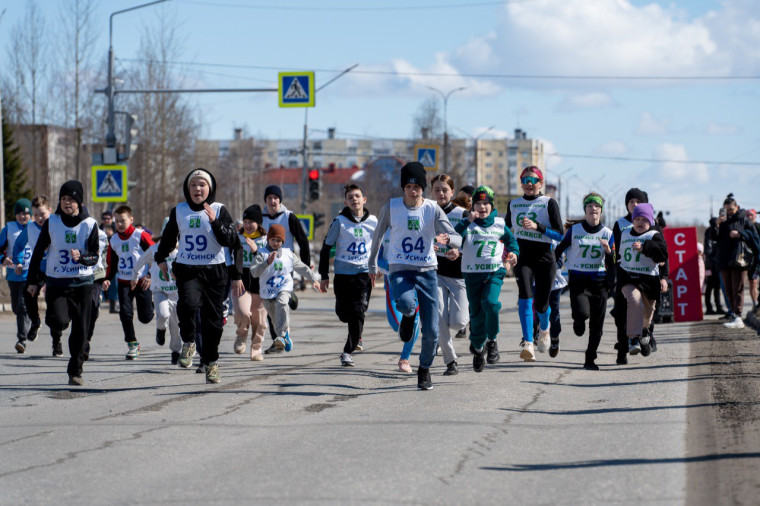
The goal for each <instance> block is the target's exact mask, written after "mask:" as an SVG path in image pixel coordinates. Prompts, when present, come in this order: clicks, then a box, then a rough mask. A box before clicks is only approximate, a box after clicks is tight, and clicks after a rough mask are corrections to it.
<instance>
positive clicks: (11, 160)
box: [2, 116, 32, 222]
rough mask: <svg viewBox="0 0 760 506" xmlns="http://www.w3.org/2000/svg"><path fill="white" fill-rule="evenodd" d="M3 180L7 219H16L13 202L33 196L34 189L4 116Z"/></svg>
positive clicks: (11, 130)
mask: <svg viewBox="0 0 760 506" xmlns="http://www.w3.org/2000/svg"><path fill="white" fill-rule="evenodd" d="M2 128H3V171H4V172H3V176H4V177H3V182H4V184H5V221H6V222H8V221H11V220H13V219H15V217H14V215H13V204H15V203H16V201H17V200H18V199H22V198H31V197H32V191H31V190H30V189H29V187H28V186H27V181H26V169H25V168H24V166H23V164H22V162H21V156H19V148H18V146H15V145H14V142H13V129H12V128H11V126H10V125H9V124H8V122H7V121H5V116H3V121H2Z"/></svg>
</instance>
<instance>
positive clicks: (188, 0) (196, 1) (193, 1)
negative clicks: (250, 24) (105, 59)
mask: <svg viewBox="0 0 760 506" xmlns="http://www.w3.org/2000/svg"><path fill="white" fill-rule="evenodd" d="M175 1H176V2H177V3H183V4H188V5H204V6H210V7H229V8H240V9H257V10H270V11H323V12H335V11H339V12H341V11H345V12H349V11H353V12H356V11H373V12H377V11H423V10H426V11H432V10H440V9H465V8H474V7H491V6H494V5H509V4H522V3H531V2H535V1H541V0H501V1H491V2H467V3H451V4H432V5H369V6H366V5H365V6H350V7H341V6H319V7H315V6H306V5H304V6H288V5H272V4H260V5H251V4H240V3H230V2H208V1H202V0H175Z"/></svg>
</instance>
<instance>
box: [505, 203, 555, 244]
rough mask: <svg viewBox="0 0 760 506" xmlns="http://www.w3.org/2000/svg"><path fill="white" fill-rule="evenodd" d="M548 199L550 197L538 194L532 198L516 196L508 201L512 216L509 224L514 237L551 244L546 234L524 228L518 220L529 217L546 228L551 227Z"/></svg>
mask: <svg viewBox="0 0 760 506" xmlns="http://www.w3.org/2000/svg"><path fill="white" fill-rule="evenodd" d="M550 200H551V197H547V196H546V195H540V196H538V197H536V198H535V199H533V200H526V199H525V198H523V197H518V198H516V199H514V200H513V201H512V202H510V203H509V210H510V215H511V217H512V223H510V226H511V227H512V232H513V233H514V235H515V238H517V239H524V240H527V241H536V242H545V243H549V244H551V242H552V240H551V239H550V238H549V237H547V236H546V234H542V233H541V232H539V231H538V230H525V229H524V228H523V227H522V225H520V221H521V220H522V219H523V218H529V219H530V220H532V221H535V222H536V223H538V224H541V225H543V226H544V227H546V228H551V223H550V222H549V201H550Z"/></svg>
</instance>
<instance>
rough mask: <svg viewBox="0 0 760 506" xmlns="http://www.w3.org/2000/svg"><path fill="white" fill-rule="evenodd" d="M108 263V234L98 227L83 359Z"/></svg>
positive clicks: (88, 356) (88, 349) (93, 330)
mask: <svg viewBox="0 0 760 506" xmlns="http://www.w3.org/2000/svg"><path fill="white" fill-rule="evenodd" d="M107 263H108V235H106V233H105V232H103V229H101V228H98V263H97V264H95V267H94V268H93V283H92V310H91V313H90V326H89V327H88V329H87V342H86V343H85V344H84V352H83V353H82V355H83V356H84V359H85V360H89V359H90V343H91V342H92V336H93V334H95V323H96V322H97V321H98V317H99V316H100V300H101V298H102V296H103V283H104V282H105V280H106V264H107Z"/></svg>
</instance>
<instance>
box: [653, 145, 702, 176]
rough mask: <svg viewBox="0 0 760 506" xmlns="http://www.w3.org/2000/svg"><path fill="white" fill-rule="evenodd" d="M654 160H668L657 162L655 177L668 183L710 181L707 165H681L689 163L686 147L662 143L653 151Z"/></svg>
mask: <svg viewBox="0 0 760 506" xmlns="http://www.w3.org/2000/svg"><path fill="white" fill-rule="evenodd" d="M653 155H654V158H656V159H658V160H668V161H663V162H659V166H658V167H657V175H658V177H659V178H660V179H661V180H665V181H670V182H695V183H707V182H709V180H710V177H709V173H708V170H707V164H704V163H683V162H688V161H689V155H688V154H687V153H686V147H685V146H684V145H682V144H670V143H662V144H660V145H659V146H657V147H656V148H655V149H654V153H653Z"/></svg>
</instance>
